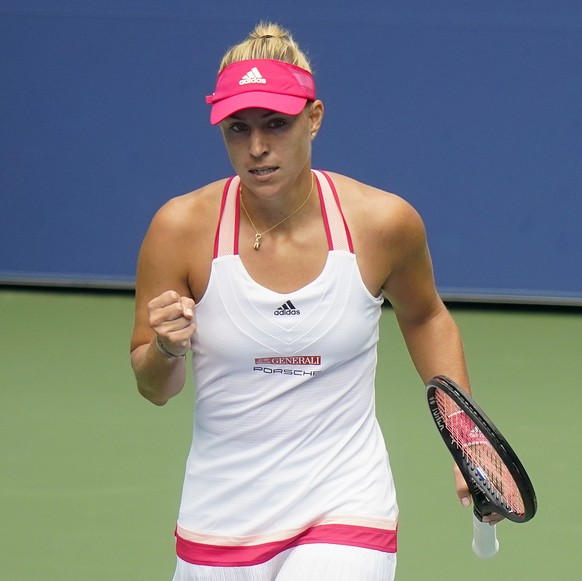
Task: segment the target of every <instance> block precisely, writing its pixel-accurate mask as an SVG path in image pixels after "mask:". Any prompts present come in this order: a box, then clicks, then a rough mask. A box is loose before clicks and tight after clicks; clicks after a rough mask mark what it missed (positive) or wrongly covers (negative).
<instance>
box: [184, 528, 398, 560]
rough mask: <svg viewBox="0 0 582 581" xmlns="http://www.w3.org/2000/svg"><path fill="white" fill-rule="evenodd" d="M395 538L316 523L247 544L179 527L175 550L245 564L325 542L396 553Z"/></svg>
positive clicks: (381, 532) (394, 533) (189, 556)
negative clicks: (193, 537) (193, 535)
mask: <svg viewBox="0 0 582 581" xmlns="http://www.w3.org/2000/svg"><path fill="white" fill-rule="evenodd" d="M396 541H397V530H385V529H377V528H372V527H363V526H354V525H344V524H327V525H317V526H314V527H311V528H309V529H307V530H306V531H303V532H302V533H300V534H298V535H297V536H295V537H292V538H289V539H283V540H278V541H273V542H268V543H259V544H256V545H245V546H240V545H239V546H224V545H212V544H206V543H196V542H193V541H189V540H186V539H184V538H182V537H180V535H179V534H178V532H177V531H176V552H177V554H178V557H180V559H182V560H183V561H186V562H188V563H192V564H194V565H210V566H214V567H245V566H250V565H258V564H260V563H264V562H266V561H268V560H269V559H272V558H273V557H275V556H276V555H278V554H279V553H281V552H283V551H285V550H287V549H291V548H293V547H298V546H299V545H307V544H313V543H324V544H331V545H348V546H352V547H362V548H365V549H373V550H376V551H382V552H384V553H395V552H396V545H397V542H396Z"/></svg>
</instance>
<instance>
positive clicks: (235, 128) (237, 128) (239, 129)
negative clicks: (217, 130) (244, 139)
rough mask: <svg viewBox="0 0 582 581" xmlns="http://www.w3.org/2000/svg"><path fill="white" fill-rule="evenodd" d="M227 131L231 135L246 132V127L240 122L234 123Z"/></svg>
mask: <svg viewBox="0 0 582 581" xmlns="http://www.w3.org/2000/svg"><path fill="white" fill-rule="evenodd" d="M228 129H229V130H230V131H232V132H233V133H243V132H244V131H247V130H248V126H247V125H246V124H245V123H243V122H242V121H234V122H233V123H231V124H230V125H229V126H228Z"/></svg>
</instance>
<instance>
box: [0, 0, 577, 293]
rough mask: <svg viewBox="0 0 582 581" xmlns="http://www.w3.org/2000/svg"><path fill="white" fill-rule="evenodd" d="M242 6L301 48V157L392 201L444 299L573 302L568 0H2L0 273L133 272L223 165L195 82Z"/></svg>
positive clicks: (572, 9)
mask: <svg viewBox="0 0 582 581" xmlns="http://www.w3.org/2000/svg"><path fill="white" fill-rule="evenodd" d="M260 19H272V20H275V21H278V22H280V23H281V24H283V25H285V26H287V27H289V28H290V29H291V30H292V31H293V32H294V35H295V37H296V38H297V40H298V41H299V42H300V43H301V44H302V45H303V47H304V48H305V49H306V50H307V52H308V53H309V54H310V56H311V58H312V60H313V61H314V65H315V74H316V79H317V82H318V89H319V96H320V97H321V98H322V100H323V101H324V103H325V105H326V119H325V125H324V128H323V130H322V132H321V133H320V135H319V136H318V139H317V141H316V146H315V154H314V166H315V167H319V168H323V169H328V170H332V171H338V172H341V173H346V174H348V175H351V176H353V177H355V178H356V179H360V180H362V181H366V182H368V183H370V184H372V185H375V186H377V187H380V188H382V189H385V190H389V191H392V192H395V193H397V194H399V195H401V196H403V197H404V198H406V199H407V200H408V201H410V202H411V203H412V204H413V205H414V206H415V207H416V208H417V209H418V210H419V212H420V213H421V215H422V216H423V218H424V220H425V223H426V226H427V231H428V235H429V242H430V246H431V250H432V255H433V260H434V264H435V270H436V276H437V283H438V286H439V289H440V290H441V292H442V293H443V294H444V295H447V296H450V297H458V298H464V299H467V300H474V299H479V298H485V299H486V300H507V299H515V300H518V301H526V302H528V301H534V302H535V301H556V302H573V303H580V304H582V241H581V233H582V228H581V226H580V223H581V220H582V2H580V1H579V0H572V1H566V0H547V1H542V0H538V1H536V0H530V1H525V0H511V1H507V0H490V1H488V2H479V3H477V2H467V1H466V0H463V1H456V0H448V1H447V0H445V1H438V0H418V1H415V0H394V1H390V0H383V1H382V0H361V1H360V2H356V3H352V2H349V3H348V2H345V3H341V2H337V1H333V0H320V1H315V0H311V1H307V0H294V1H293V2H274V1H272V0H270V1H265V0H252V1H248V2H247V1H243V0H233V1H225V0H214V1H213V2H198V1H193V0H191V1H187V0H158V1H155V0H93V1H91V0H12V1H10V0H0V59H1V60H0V282H2V281H4V282H5V283H6V282H8V283H10V282H31V281H36V282H41V283H42V282H44V283H50V282H60V283H63V282H64V283H66V284H71V285H79V284H80V285H89V286H92V285H96V286H99V285H106V286H113V287H115V286H119V287H131V284H132V281H133V274H134V269H135V261H136V256H137V252H138V249H139V245H140V243H141V239H142V237H143V234H144V232H145V230H146V228H147V226H148V224H149V221H150V219H151V217H152V215H153V213H154V212H155V210H156V209H157V208H158V207H159V206H160V205H161V204H162V203H164V201H165V200H167V199H168V198H170V197H172V196H174V195H178V194H182V193H185V192H187V191H190V190H192V189H195V188H197V187H199V186H201V185H203V184H204V183H206V182H209V181H213V180H216V179H219V178H221V177H225V176H227V175H230V172H231V168H230V166H229V164H228V161H227V158H226V155H225V153H224V151H223V146H222V142H221V138H220V136H219V133H218V130H217V129H216V128H213V127H211V126H210V125H209V123H208V109H207V106H206V104H205V102H204V96H205V95H206V94H208V93H209V92H211V91H212V86H213V81H214V77H215V74H216V68H217V66H218V62H219V60H220V58H221V56H222V54H223V53H224V51H225V50H226V49H227V48H228V47H229V46H230V45H231V44H233V43H235V42H237V41H239V40H241V39H242V38H244V37H245V36H246V34H247V33H248V32H249V31H250V30H251V29H252V28H253V26H254V25H255V23H256V22H257V21H259V20H260Z"/></svg>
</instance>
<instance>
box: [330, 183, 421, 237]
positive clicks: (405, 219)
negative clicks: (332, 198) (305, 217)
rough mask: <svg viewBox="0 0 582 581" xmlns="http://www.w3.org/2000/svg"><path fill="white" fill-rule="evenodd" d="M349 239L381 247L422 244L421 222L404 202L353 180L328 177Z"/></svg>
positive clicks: (400, 198)
mask: <svg viewBox="0 0 582 581" xmlns="http://www.w3.org/2000/svg"><path fill="white" fill-rule="evenodd" d="M329 176H330V177H331V179H332V180H333V182H334V184H335V186H336V189H337V191H338V196H339V197H340V202H341V204H342V208H343V211H344V213H345V215H346V220H347V221H348V225H349V226H350V230H352V235H356V236H358V235H359V236H360V237H362V238H365V239H366V240H370V239H371V236H370V235H373V237H374V239H376V240H378V241H380V242H382V243H383V244H385V243H390V244H391V245H393V244H394V243H398V245H399V246H401V245H402V244H403V243H405V242H408V243H409V244H410V243H412V244H414V243H415V242H416V243H418V242H420V243H424V238H425V231H424V224H423V221H422V218H421V217H420V215H419V213H418V212H417V211H416V209H415V208H414V207H413V206H412V205H411V204H410V203H409V202H407V201H406V200H405V199H404V198H402V197H400V196H398V195H396V194H393V193H390V192H386V191H384V190H381V189H379V188H376V187H374V186H370V185H367V184H364V183H362V182H359V181H357V180H354V179H352V178H350V177H347V176H343V175H341V174H336V173H329Z"/></svg>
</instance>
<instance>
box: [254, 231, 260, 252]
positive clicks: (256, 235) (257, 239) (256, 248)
mask: <svg viewBox="0 0 582 581" xmlns="http://www.w3.org/2000/svg"><path fill="white" fill-rule="evenodd" d="M260 247H261V235H260V234H259V233H258V232H257V233H256V234H255V244H254V249H255V250H258V249H259V248H260Z"/></svg>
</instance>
